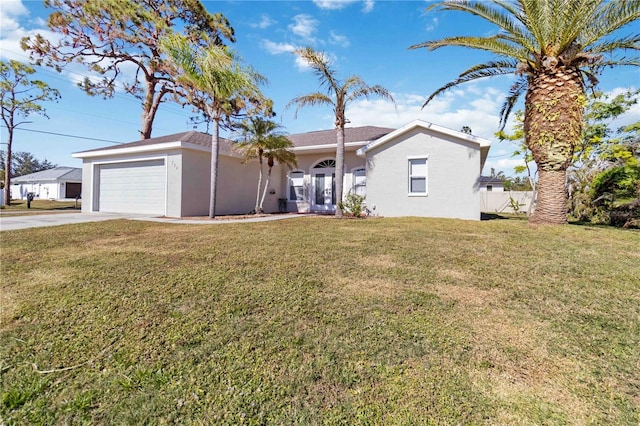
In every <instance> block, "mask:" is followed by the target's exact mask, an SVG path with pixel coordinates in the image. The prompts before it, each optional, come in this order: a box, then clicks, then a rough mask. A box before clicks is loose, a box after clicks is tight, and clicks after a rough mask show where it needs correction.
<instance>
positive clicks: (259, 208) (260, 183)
mask: <svg viewBox="0 0 640 426" xmlns="http://www.w3.org/2000/svg"><path fill="white" fill-rule="evenodd" d="M258 161H259V162H260V173H259V174H258V190H257V191H256V207H255V208H254V210H255V212H256V214H257V213H262V203H261V202H260V188H262V154H258ZM266 187H267V186H266V184H265V188H266Z"/></svg>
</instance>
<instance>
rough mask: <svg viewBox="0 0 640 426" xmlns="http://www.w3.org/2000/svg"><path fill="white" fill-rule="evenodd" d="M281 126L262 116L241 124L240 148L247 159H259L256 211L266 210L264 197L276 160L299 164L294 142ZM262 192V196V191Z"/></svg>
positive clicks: (282, 162) (289, 165)
mask: <svg viewBox="0 0 640 426" xmlns="http://www.w3.org/2000/svg"><path fill="white" fill-rule="evenodd" d="M280 127H281V126H279V125H278V124H276V123H274V122H273V121H270V120H265V119H263V118H260V117H255V118H251V119H249V120H248V121H245V122H243V123H242V124H241V125H240V129H241V130H242V139H241V141H240V142H239V143H238V149H240V151H242V152H243V153H244V157H245V161H251V160H258V163H259V165H260V170H259V175H258V190H257V192H256V207H255V212H256V213H263V212H264V199H265V197H266V195H267V188H268V187H269V182H270V180H271V170H272V169H273V166H274V165H275V162H278V163H280V164H284V165H286V166H287V167H289V168H291V166H297V163H296V157H295V154H294V153H293V152H292V151H291V148H292V147H293V143H292V142H291V141H290V140H289V139H288V138H287V136H286V135H285V134H284V133H283V132H280V131H279V130H278V129H279V128H280ZM265 160H266V162H267V166H268V172H267V179H266V181H265V184H264V189H263V188H262V179H263V168H264V167H263V165H264V161H265ZM261 192H262V197H261V196H260V193H261Z"/></svg>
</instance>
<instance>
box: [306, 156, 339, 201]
mask: <svg viewBox="0 0 640 426" xmlns="http://www.w3.org/2000/svg"><path fill="white" fill-rule="evenodd" d="M335 179H336V162H335V160H323V161H321V162H319V163H318V164H316V165H315V166H313V168H312V169H311V189H312V191H311V210H314V211H335V209H336V182H335Z"/></svg>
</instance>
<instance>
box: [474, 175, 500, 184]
mask: <svg viewBox="0 0 640 426" xmlns="http://www.w3.org/2000/svg"><path fill="white" fill-rule="evenodd" d="M478 182H479V183H504V181H503V180H502V179H500V178H496V177H491V176H480V179H478Z"/></svg>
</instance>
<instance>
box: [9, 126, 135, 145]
mask: <svg viewBox="0 0 640 426" xmlns="http://www.w3.org/2000/svg"><path fill="white" fill-rule="evenodd" d="M0 127H2V128H3V129H6V128H7V126H4V125H3V126H0ZM14 130H21V131H23V132H33V133H44V134H47V135H54V136H64V137H65V138H76V139H85V140H88V141H98V142H107V143H115V144H118V145H121V144H123V143H126V142H117V141H111V140H108V139H98V138H89V137H85V136H77V135H68V134H65V133H56V132H45V131H44V130H33V129H21V128H20V127H16V128H15V129H14Z"/></svg>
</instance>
